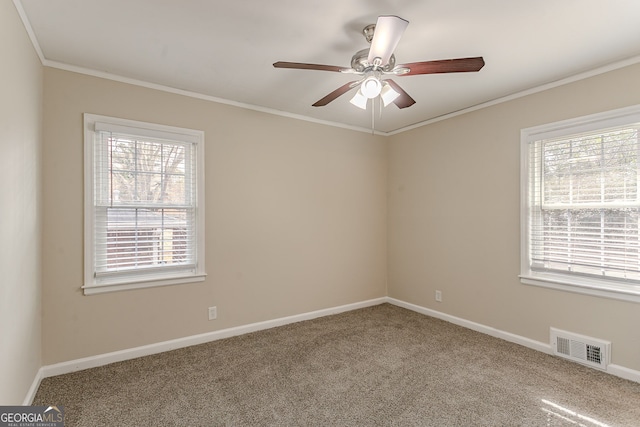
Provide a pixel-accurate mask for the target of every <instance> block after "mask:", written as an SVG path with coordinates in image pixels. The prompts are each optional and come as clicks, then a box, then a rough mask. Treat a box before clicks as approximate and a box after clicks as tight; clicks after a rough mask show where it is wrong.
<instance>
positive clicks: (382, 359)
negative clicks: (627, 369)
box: [34, 304, 640, 427]
mask: <svg viewBox="0 0 640 427" xmlns="http://www.w3.org/2000/svg"><path fill="white" fill-rule="evenodd" d="M50 404H55V405H63V406H64V408H65V415H66V424H65V425H66V426H67V427H74V426H91V427H93V426H564V425H566V426H580V425H583V426H588V427H592V426H598V427H602V426H639V425H640V384H638V383H635V382H632V381H627V380H623V379H620V378H617V377H614V376H612V375H609V374H606V373H603V372H600V371H597V370H594V369H591V368H588V367H584V366H581V365H578V364H575V363H572V362H568V361H565V360H563V359H559V358H556V357H552V356H549V355H546V354H543V353H540V352H536V351H534V350H530V349H527V348H525V347H522V346H519V345H516V344H512V343H509V342H506V341H503V340H500V339H496V338H492V337H490V336H487V335H484V334H480V333H477V332H473V331H470V330H468V329H465V328H462V327H459V326H456V325H453V324H451V323H447V322H444V321H441V320H438V319H434V318H430V317H427V316H423V315H421V314H417V313H414V312H412V311H409V310H405V309H402V308H399V307H396V306H393V305H390V304H383V305H379V306H375V307H370V308H365V309H361V310H356V311H352V312H348V313H343V314H338V315H335V316H329V317H324V318H320V319H315V320H310V321H306V322H301V323H296V324H293V325H288V326H283V327H279V328H274V329H270V330H266V331H261V332H256V333H252V334H247V335H243V336H240V337H235V338H229V339H225V340H220V341H215V342H211V343H207V344H202V345H198V346H193V347H189V348H184V349H179V350H174V351H171V352H167V353H163V354H158V355H153V356H147V357H142V358H138V359H134V360H130V361H126V362H120V363H114V364H111V365H108V366H103V367H99V368H94V369H88V370H85V371H81V372H75V373H71V374H66V375H61V376H58V377H53V378H46V379H44V380H43V381H42V384H41V385H40V388H39V390H38V392H37V395H36V397H35V401H34V405H50Z"/></svg>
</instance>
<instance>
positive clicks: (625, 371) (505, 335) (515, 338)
mask: <svg viewBox="0 0 640 427" xmlns="http://www.w3.org/2000/svg"><path fill="white" fill-rule="evenodd" d="M387 302H388V303H390V304H393V305H397V306H398V307H402V308H406V309H407V310H411V311H415V312H417V313H421V314H424V315H427V316H431V317H435V318H437V319H441V320H445V321H447V322H451V323H453V324H455V325H458V326H463V327H465V328H467V329H471V330H474V331H477V332H481V333H483V334H487V335H491V336H492V337H496V338H500V339H503V340H505V341H509V342H512V343H515V344H520V345H522V346H524V347H528V348H531V349H533V350H537V351H541V352H543V353H547V354H553V350H552V349H551V345H550V344H548V343H543V342H540V341H536V340H532V339H530V338H526V337H523V336H520V335H516V334H512V333H510V332H505V331H502V330H500V329H495V328H492V327H490V326H486V325H482V324H480V323H475V322H472V321H470V320H466V319H462V318H460V317H455V316H451V315H449V314H446V313H441V312H439V311H436V310H432V309H430V308H426V307H422V306H419V305H415V304H411V303H408V302H404V301H401V300H398V299H395V298H389V297H387ZM605 372H607V373H608V374H611V375H615V376H616V377H620V378H624V379H626V380H631V381H635V382H637V383H640V371H636V370H634V369H629V368H625V367H624V366H620V365H615V364H609V366H607V370H606V371H605Z"/></svg>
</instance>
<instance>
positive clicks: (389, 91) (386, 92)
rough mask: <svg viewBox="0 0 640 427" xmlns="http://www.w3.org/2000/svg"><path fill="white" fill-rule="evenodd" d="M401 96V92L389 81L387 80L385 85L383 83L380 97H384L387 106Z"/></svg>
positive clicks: (383, 100)
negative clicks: (394, 88)
mask: <svg viewBox="0 0 640 427" xmlns="http://www.w3.org/2000/svg"><path fill="white" fill-rule="evenodd" d="M399 96H400V94H399V93H398V92H396V91H395V90H393V88H392V87H391V85H390V84H389V83H387V82H385V83H384V85H382V91H380V98H382V102H383V103H384V106H385V107H386V106H387V105H389V104H390V103H392V102H393V101H395V99H396V98H397V97H399Z"/></svg>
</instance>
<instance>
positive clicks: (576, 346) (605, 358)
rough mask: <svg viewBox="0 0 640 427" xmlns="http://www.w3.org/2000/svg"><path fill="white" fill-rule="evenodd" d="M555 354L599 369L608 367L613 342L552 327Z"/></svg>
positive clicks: (552, 344)
mask: <svg viewBox="0 0 640 427" xmlns="http://www.w3.org/2000/svg"><path fill="white" fill-rule="evenodd" d="M551 348H552V350H553V354H554V355H556V356H560V357H564V358H565V359H569V360H572V361H574V362H578V363H582V364H584V365H587V366H591V367H594V368H598V369H603V370H606V369H607V365H608V364H609V359H610V357H611V343H610V342H609V341H603V340H599V339H596V338H591V337H586V336H584V335H579V334H574V333H572V332H567V331H562V330H560V329H555V328H551Z"/></svg>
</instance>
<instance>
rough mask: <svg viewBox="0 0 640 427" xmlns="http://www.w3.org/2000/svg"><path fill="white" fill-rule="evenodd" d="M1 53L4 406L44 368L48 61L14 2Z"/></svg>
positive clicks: (4, 7) (18, 399)
mask: <svg viewBox="0 0 640 427" xmlns="http://www.w3.org/2000/svg"><path fill="white" fill-rule="evenodd" d="M0 52H2V60H1V61H2V66H0V94H1V95H0V208H1V209H0V405H16V404H22V403H23V400H24V398H25V396H26V395H27V391H28V389H29V387H30V386H31V383H32V382H33V379H34V378H35V376H36V373H37V371H38V369H39V368H40V365H41V358H40V355H41V351H40V335H41V334H40V321H41V316H40V313H41V309H40V295H41V290H40V219H41V215H40V211H41V206H40V205H41V203H40V152H41V134H40V129H41V103H42V66H41V65H40V60H39V59H38V57H37V55H36V54H35V51H34V49H33V47H32V45H31V42H30V40H29V37H28V36H27V33H26V31H25V29H24V26H23V25H22V21H21V20H20V18H19V16H18V13H17V11H16V9H15V7H14V5H13V3H12V2H10V1H0Z"/></svg>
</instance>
